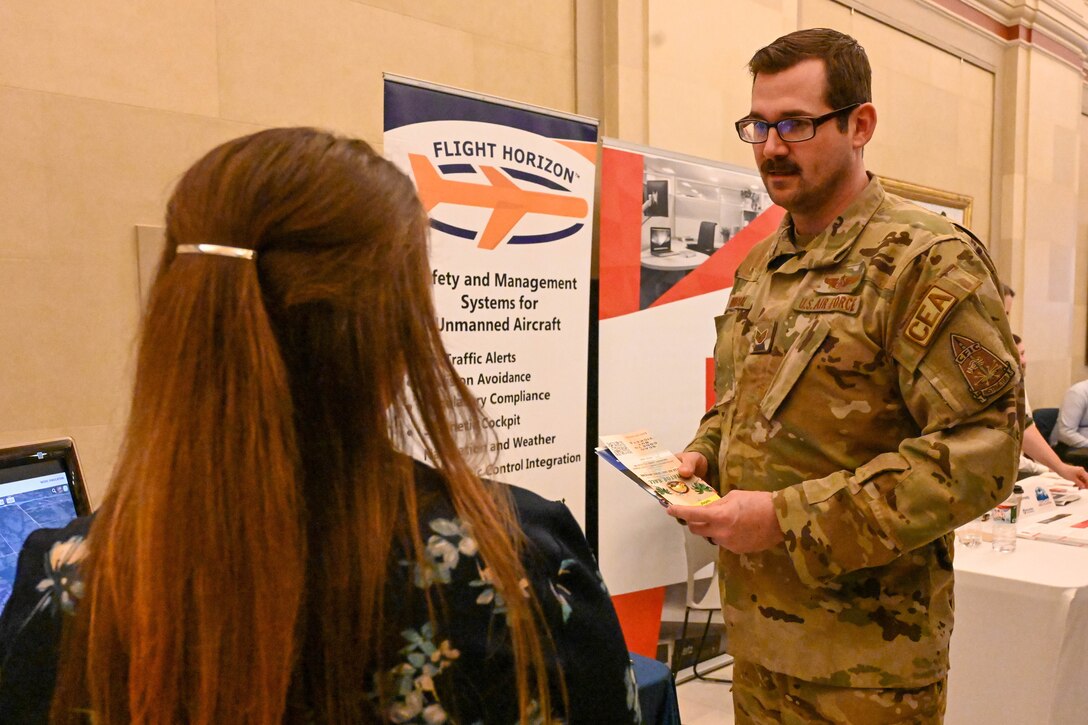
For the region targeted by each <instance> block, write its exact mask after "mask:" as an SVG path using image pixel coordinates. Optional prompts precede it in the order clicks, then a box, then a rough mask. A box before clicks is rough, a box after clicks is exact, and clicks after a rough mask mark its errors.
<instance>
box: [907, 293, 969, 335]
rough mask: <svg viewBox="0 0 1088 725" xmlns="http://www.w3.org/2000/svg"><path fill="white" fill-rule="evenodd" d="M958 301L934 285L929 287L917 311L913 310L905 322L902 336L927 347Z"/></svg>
mask: <svg viewBox="0 0 1088 725" xmlns="http://www.w3.org/2000/svg"><path fill="white" fill-rule="evenodd" d="M958 301H959V300H958V299H957V298H956V296H955V295H953V294H950V293H949V292H946V291H945V290H943V289H941V288H940V287H939V286H937V285H935V284H934V285H931V286H930V288H929V289H928V290H926V293H925V295H924V296H923V297H922V301H921V302H920V303H919V304H918V307H917V309H915V310H914V314H913V315H911V317H910V320H908V321H907V324H906V326H905V327H904V328H903V334H904V335H905V336H906V338H907V339H908V340H910V341H911V342H914V343H917V344H918V345H921V346H922V347H927V346H928V345H929V342H930V340H932V339H933V333H935V332H936V331H937V329H938V328H939V327H940V326H941V323H942V322H944V320H945V318H946V317H948V313H949V312H951V311H952V309H953V308H954V307H955V306H956V303H957V302H958Z"/></svg>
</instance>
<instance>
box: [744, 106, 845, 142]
mask: <svg viewBox="0 0 1088 725" xmlns="http://www.w3.org/2000/svg"><path fill="white" fill-rule="evenodd" d="M860 105H861V104H860V103H851V104H850V105H849V106H843V107H842V108H836V109H835V110H834V111H831V112H830V113H825V114H824V115H822V116H815V117H812V116H798V117H796V118H783V119H782V120H781V121H775V122H774V123H771V122H770V121H764V120H762V119H759V118H742V119H741V120H739V121H737V123H736V127H737V135H738V136H740V140H741V141H744V142H745V143H763V142H765V141H766V140H767V134H769V133H770V131H771V129H772V128H773V129H774V130H775V131H776V132H777V133H778V138H780V139H782V140H783V141H785V142H786V143H796V142H798V141H808V140H809V139H810V138H812V137H813V136H815V135H816V127H817V126H819V125H820V124H821V123H823V122H824V121H828V120H830V119H832V118H835V117H836V116H841V115H842V114H844V113H849V112H850V111H853V110H854V109H855V108H857V107H858V106H860Z"/></svg>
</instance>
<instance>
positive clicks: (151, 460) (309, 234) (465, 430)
mask: <svg viewBox="0 0 1088 725" xmlns="http://www.w3.org/2000/svg"><path fill="white" fill-rule="evenodd" d="M427 225H428V220H427V217H426V215H425V214H424V211H423V209H422V207H421V205H420V203H419V200H418V199H417V197H416V194H415V191H414V189H413V187H412V185H411V182H410V181H409V180H408V178H407V177H406V176H404V174H402V173H401V172H400V171H398V170H397V169H396V168H395V167H394V166H393V165H392V164H390V163H389V162H388V161H386V160H384V159H383V158H381V157H380V156H379V155H377V154H376V153H375V152H374V151H373V150H372V149H371V148H370V147H369V146H367V145H366V144H365V143H363V142H362V141H358V140H352V139H346V138H341V137H337V136H334V135H331V134H329V133H325V132H322V131H317V130H313V129H303V128H297V129H272V130H268V131H262V132H259V133H256V134H253V135H251V136H247V137H244V138H240V139H236V140H233V141H230V142H228V143H225V144H223V145H221V146H219V147H218V148H216V149H214V150H212V151H211V152H209V153H208V154H207V155H206V156H204V158H202V159H201V160H200V161H198V162H197V163H196V164H195V165H194V166H193V167H192V168H191V169H189V171H188V172H187V173H186V174H185V175H184V176H183V177H182V179H181V181H180V182H179V183H178V186H177V189H176V190H175V192H174V194H173V197H172V199H171V200H170V203H169V206H168V208H167V218H166V251H165V253H164V256H163V259H162V262H161V264H160V268H159V274H158V277H157V279H156V282H155V285H154V288H153V291H152V295H151V299H150V303H149V307H148V309H147V313H146V317H145V320H144V324H143V328H142V339H141V343H140V352H139V357H138V367H137V374H136V383H135V389H134V393H133V401H132V408H131V413H130V416H129V421H128V427H127V431H126V435H125V440H124V444H123V447H122V450H121V453H120V457H119V461H118V463H117V466H116V470H115V474H114V477H113V480H112V483H111V486H110V488H109V491H108V493H107V495H106V498H105V501H104V502H103V504H102V506H101V508H100V510H99V511H98V512H97V513H96V514H95V517H94V519H93V521H91V520H88V519H78V520H76V521H75V522H73V523H72V524H71V525H70V526H69V527H68V528H67V529H64V530H43V531H39V532H37V533H35V534H33V535H31V537H30V538H29V539H28V540H27V542H26V544H25V546H24V549H23V552H22V553H21V555H20V561H19V573H18V576H17V581H16V585H15V590H14V592H13V594H12V598H11V600H10V601H9V604H8V607H7V608H6V609H5V612H4V615H3V617H2V619H0V721H3V722H34V721H39V720H40V721H45V720H46V719H47V718H48V720H49V721H51V722H54V723H76V722H78V723H83V722H93V723H95V724H96V725H104V724H107V723H121V722H124V723H129V722H133V723H209V724H211V723H215V724H225V723H230V724H231V725H235V724H241V723H262V724H271V723H281V722H290V723H295V722H297V723H318V722H320V723H363V722H398V723H401V722H427V723H441V722H463V723H474V722H484V723H513V722H552V721H557V720H565V721H568V722H587V723H588V722H593V723H599V722H609V723H616V722H637V721H638V705H637V696H636V692H635V687H634V682H633V679H632V678H631V673H630V667H629V661H628V658H627V653H626V650H625V647H624V644H623V639H622V635H621V634H620V632H619V628H618V624H617V621H616V617H615V613H614V612H613V610H612V608H611V604H610V602H609V599H608V596H607V593H606V592H605V590H604V585H603V583H602V582H601V580H600V575H599V573H598V572H597V569H596V565H595V564H594V562H593V559H592V556H591V554H590V552H589V550H588V547H587V546H586V543H585V540H584V538H583V537H582V535H581V531H580V530H579V529H578V527H577V524H576V523H575V522H574V520H573V519H572V517H571V516H570V513H569V512H568V511H567V509H566V507H564V506H562V505H561V504H557V503H553V502H548V501H545V500H544V499H542V498H540V497H538V496H536V495H534V494H531V493H529V492H528V491H524V490H521V489H517V488H514V487H507V486H502V485H499V484H492V483H488V482H486V481H482V480H481V479H480V478H478V477H477V476H476V474H475V473H474V470H476V467H477V465H478V464H479V462H478V461H472V460H466V457H465V456H464V455H463V453H462V451H465V450H481V449H486V445H483V446H481V445H480V443H481V442H486V441H481V439H482V438H483V436H484V431H486V430H487V428H486V426H484V425H483V422H484V420H483V415H482V412H481V410H480V409H479V406H478V405H477V403H476V401H475V399H474V397H473V396H472V395H471V394H470V392H469V390H468V389H467V388H466V387H465V385H464V384H463V383H462V382H461V380H460V379H459V377H458V375H457V373H456V371H455V370H454V369H453V367H452V366H451V364H450V363H449V361H448V358H447V356H446V354H445V351H444V350H443V347H442V343H441V340H440V338H439V332H438V329H437V326H436V322H435V314H434V309H433V306H432V301H431V290H430V286H429V285H430V275H429V267H428V260H427V231H426V230H427ZM455 432H457V433H456V434H455ZM410 439H411V440H414V441H416V442H417V445H419V446H421V447H422V448H423V449H424V450H425V452H426V456H425V457H426V458H427V460H429V461H431V462H433V466H434V467H433V468H432V467H430V466H426V465H424V464H422V463H419V462H417V461H415V460H413V459H412V458H410V457H409V456H408V455H406V454H405V453H404V451H405V450H409V449H410V448H411V446H410V445H409V443H408V441H409V440H410Z"/></svg>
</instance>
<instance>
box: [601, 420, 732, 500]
mask: <svg viewBox="0 0 1088 725" xmlns="http://www.w3.org/2000/svg"><path fill="white" fill-rule="evenodd" d="M596 452H597V455H598V456H600V457H601V458H602V459H603V460H605V461H607V462H608V463H609V464H610V465H612V466H613V467H614V468H616V469H617V470H618V471H619V472H620V473H622V474H623V475H625V476H627V477H628V478H629V479H631V480H632V481H634V482H635V483H637V484H638V485H639V486H640V487H641V488H642V489H643V490H644V491H646V492H647V493H649V494H650V495H651V496H653V497H654V498H656V499H657V500H658V502H660V503H661V505H662V506H668V505H669V504H678V505H681V506H705V505H706V504H708V503H710V502H712V501H717V500H718V498H719V496H718V494H717V493H716V492H715V491H714V489H713V488H711V487H710V485H709V484H708V483H707V482H706V481H704V480H702V479H701V478H699V477H698V476H692V477H691V478H681V477H680V474H679V473H678V470H679V468H680V459H678V458H677V457H676V456H674V455H673V454H672V452H671V451H669V450H667V449H665V448H662V447H661V445H659V444H658V442H657V440H656V439H655V438H654V437H653V435H651V434H650V433H649V432H648V431H645V430H638V431H635V432H633V433H624V434H622V435H608V436H601V446H600V447H599V448H597V449H596Z"/></svg>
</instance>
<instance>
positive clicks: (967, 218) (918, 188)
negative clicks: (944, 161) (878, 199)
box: [880, 176, 974, 228]
mask: <svg viewBox="0 0 1088 725" xmlns="http://www.w3.org/2000/svg"><path fill="white" fill-rule="evenodd" d="M880 183H881V184H883V185H884V189H885V190H886V191H889V192H891V193H892V194H895V195H897V196H901V197H903V198H904V199H910V200H911V201H913V202H915V203H916V204H919V205H920V206H924V207H925V208H926V209H929V210H930V211H933V212H936V213H938V214H941V215H943V216H946V217H948V218H949V219H951V220H952V221H954V222H956V223H957V224H961V225H963V226H965V227H968V228H970V226H971V208H972V207H973V206H974V200H973V199H972V198H971V197H970V196H967V195H966V194H957V193H955V192H953V191H942V190H941V189H934V188H932V187H929V186H922V185H921V184H912V183H911V182H909V181H901V180H899V179H892V178H889V177H887V176H881V177H880Z"/></svg>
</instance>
